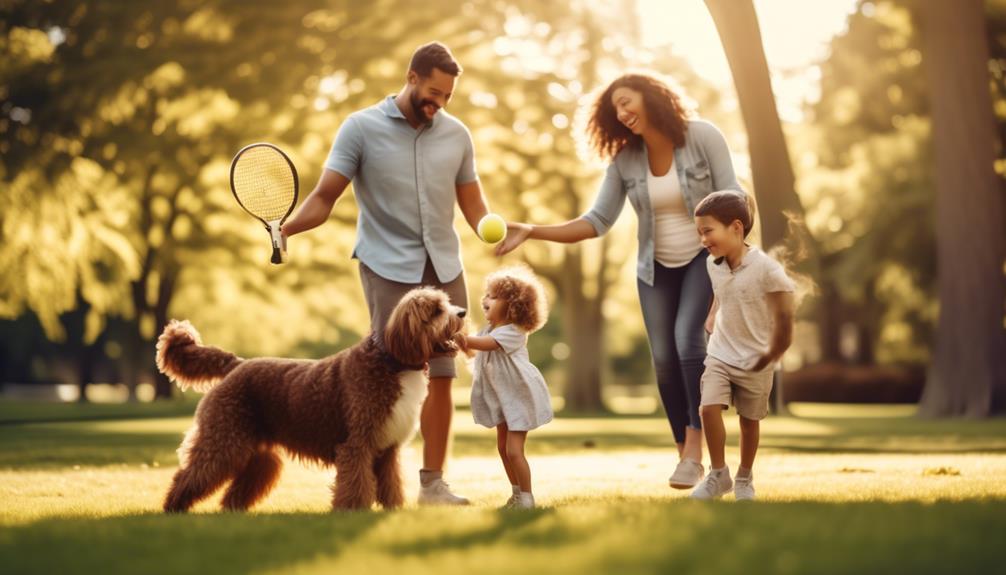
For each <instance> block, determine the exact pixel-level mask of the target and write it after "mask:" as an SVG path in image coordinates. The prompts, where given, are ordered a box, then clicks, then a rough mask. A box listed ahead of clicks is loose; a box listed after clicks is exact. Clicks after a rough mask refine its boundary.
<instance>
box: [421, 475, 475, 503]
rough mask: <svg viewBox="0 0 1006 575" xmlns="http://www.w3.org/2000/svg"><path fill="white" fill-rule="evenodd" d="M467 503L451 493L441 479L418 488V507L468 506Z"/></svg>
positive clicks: (449, 487)
mask: <svg viewBox="0 0 1006 575" xmlns="http://www.w3.org/2000/svg"><path fill="white" fill-rule="evenodd" d="M468 503H469V501H468V500H467V499H465V498H464V497H461V496H460V495H455V494H453V493H451V486H450V485H447V482H446V481H444V480H443V479H434V480H433V481H432V482H431V483H430V484H429V485H427V486H421V487H420V488H419V504H420V505H468Z"/></svg>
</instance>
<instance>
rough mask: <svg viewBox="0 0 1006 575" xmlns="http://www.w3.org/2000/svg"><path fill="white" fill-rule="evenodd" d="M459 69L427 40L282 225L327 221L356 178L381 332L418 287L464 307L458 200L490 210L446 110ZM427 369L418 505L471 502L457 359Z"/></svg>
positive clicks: (348, 128)
mask: <svg viewBox="0 0 1006 575" xmlns="http://www.w3.org/2000/svg"><path fill="white" fill-rule="evenodd" d="M460 74H461V66H459V65H458V63H457V62H456V61H455V60H454V56H453V55H452V54H451V52H450V50H449V49H448V48H447V47H446V46H444V45H443V44H440V43H438V42H431V43H429V44H425V45H423V46H420V47H419V48H418V49H417V50H416V52H415V53H414V54H413V56H412V61H411V63H410V64H409V71H408V75H407V77H406V84H405V86H404V87H403V88H402V89H401V91H400V92H399V93H398V94H397V95H395V96H388V97H387V98H385V99H384V100H383V101H381V102H379V103H378V104H376V105H374V106H371V107H370V108H367V109H365V110H360V111H358V112H355V113H353V114H351V115H350V116H349V117H348V118H347V119H346V121H345V122H344V123H343V124H342V126H341V127H340V129H339V133H338V135H337V136H336V138H335V142H334V143H333V144H332V150H331V152H330V154H329V156H328V160H327V161H326V162H325V171H324V173H323V174H322V176H321V179H320V180H319V181H318V184H317V185H316V186H315V188H314V190H313V191H312V192H311V194H310V195H309V196H308V197H307V199H306V200H305V201H304V203H303V205H301V207H300V210H299V211H298V212H297V215H296V216H294V217H293V219H291V220H290V221H289V222H287V223H286V224H285V225H284V226H283V234H284V235H285V236H292V235H294V234H297V233H300V232H303V231H306V230H309V229H311V228H314V227H316V226H319V225H321V224H322V223H324V222H325V220H326V219H328V216H329V214H330V213H331V212H332V207H333V206H334V205H335V202H336V200H338V199H339V196H340V195H342V192H343V190H345V189H346V186H347V185H348V184H349V182H350V181H353V187H354V190H355V193H356V199H357V203H358V204H359V209H360V215H359V219H358V221H357V241H356V246H355V248H354V250H353V257H355V258H357V259H358V260H359V261H360V279H361V283H362V284H363V292H364V295H365V296H366V300H367V306H368V308H369V309H370V320H371V328H372V329H373V331H374V333H381V332H382V331H383V329H384V325H385V324H386V323H387V320H388V316H389V315H390V314H391V310H392V309H393V308H394V306H395V304H396V303H398V300H399V299H401V297H402V296H403V295H405V293H406V292H408V291H409V290H410V289H412V288H415V287H419V286H421V285H426V286H434V287H438V288H440V289H442V290H444V291H445V292H447V294H448V296H449V297H450V298H451V302H452V303H453V304H454V305H457V306H461V307H465V308H466V307H467V299H468V297H467V290H466V287H465V277H464V269H463V268H462V265H461V252H460V242H459V239H458V234H457V232H456V231H455V230H454V224H453V221H454V203H455V201H456V202H457V204H458V206H459V207H460V208H461V212H462V214H464V217H465V219H466V220H467V221H468V224H469V225H470V226H471V227H472V229H473V230H474V229H476V228H477V226H478V222H479V220H480V219H481V218H482V216H484V215H485V214H486V213H487V211H488V210H487V208H486V203H485V199H484V198H483V195H482V187H481V185H480V184H479V180H478V176H477V174H476V173H475V153H474V146H473V144H472V138H471V134H470V133H469V131H468V129H467V128H466V127H465V125H464V124H462V123H461V122H460V121H459V120H458V119H456V118H454V117H453V116H451V115H449V114H447V113H446V112H442V111H441V109H442V108H444V107H446V106H447V103H448V102H450V99H451V96H452V95H453V93H454V89H455V87H456V84H457V78H458V76H459V75H460ZM429 370H430V371H429V373H430V383H429V395H428V396H427V398H426V401H425V403H424V404H423V409H422V413H421V415H420V430H421V432H422V435H423V441H424V445H423V469H420V471H419V478H420V484H421V487H420V490H419V503H420V504H448V505H466V504H468V500H467V499H465V498H464V497H460V496H457V495H455V494H453V493H451V491H450V488H449V486H448V485H447V483H445V482H444V480H443V468H444V461H445V459H446V457H447V445H448V440H449V436H450V426H451V417H452V415H453V412H454V406H453V403H452V401H451V383H452V381H453V379H454V377H456V375H457V373H456V370H455V365H454V358H453V357H435V358H433V359H431V360H430V362H429Z"/></svg>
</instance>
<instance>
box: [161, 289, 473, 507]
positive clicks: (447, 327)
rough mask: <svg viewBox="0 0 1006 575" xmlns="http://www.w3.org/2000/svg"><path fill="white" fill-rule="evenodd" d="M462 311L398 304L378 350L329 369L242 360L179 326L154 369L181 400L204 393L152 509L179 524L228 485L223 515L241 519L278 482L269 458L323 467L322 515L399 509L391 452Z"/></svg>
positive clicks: (440, 302)
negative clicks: (327, 507)
mask: <svg viewBox="0 0 1006 575" xmlns="http://www.w3.org/2000/svg"><path fill="white" fill-rule="evenodd" d="M462 317H464V310H462V309H461V308H457V307H454V306H452V305H450V302H449V300H448V298H447V295H446V294H444V293H443V292H442V291H440V290H435V289H431V288H420V289H415V290H412V291H411V292H409V293H408V294H407V295H406V296H405V297H403V298H402V300H401V302H399V304H398V305H397V306H396V307H395V310H394V311H393V312H392V314H391V317H390V318H389V320H388V325H387V329H385V331H384V337H383V341H379V340H378V339H377V338H376V337H373V336H371V337H368V338H365V339H364V340H363V341H361V342H360V343H358V344H356V345H354V346H353V347H351V348H349V349H346V350H343V351H341V352H339V353H337V354H336V355H333V356H331V357H328V358H325V359H321V360H317V361H311V360H291V359H276V358H263V359H251V360H244V359H241V358H238V357H237V356H235V355H234V354H232V353H229V352H226V351H223V350H221V349H218V348H215V347H209V346H203V345H202V344H201V342H200V337H199V334H198V333H197V332H196V330H195V329H194V328H193V327H192V325H191V324H190V323H189V322H187V321H181V322H179V321H172V322H171V323H170V324H169V325H168V326H167V327H166V328H165V329H164V333H163V334H161V336H160V338H159V339H158V343H157V367H158V369H160V370H161V372H162V373H164V374H166V375H168V376H169V377H171V378H172V379H174V380H175V381H176V382H177V383H178V385H179V386H180V387H181V388H182V389H187V388H194V389H197V390H200V391H207V392H208V393H207V395H206V396H205V397H204V398H203V399H202V401H201V402H200V403H199V407H198V408H197V409H196V415H195V422H194V423H193V425H192V427H191V429H189V431H188V433H187V434H186V436H185V439H184V440H183V441H182V445H181V447H180V448H179V450H178V453H179V461H180V467H179V469H178V472H177V473H175V477H174V480H173V481H172V484H171V489H170V490H169V491H168V494H167V497H166V498H165V501H164V510H165V511H167V512H184V511H187V510H188V509H189V508H190V507H192V505H194V504H195V503H196V502H198V501H199V500H201V499H203V498H205V497H207V496H209V495H210V494H211V493H213V492H214V491H216V490H217V489H218V488H219V487H220V486H221V485H223V484H224V483H226V482H227V481H231V484H230V487H228V489H227V492H226V494H225V495H224V498H223V507H224V508H225V509H228V510H244V509H247V508H249V507H250V506H252V505H253V504H255V503H256V502H257V501H259V500H260V499H262V498H263V497H265V496H266V494H268V493H269V491H270V490H271V489H272V487H273V486H274V485H275V483H276V480H277V479H278V478H279V474H280V470H281V468H282V460H281V459H280V457H279V454H278V450H279V449H280V448H283V449H285V450H286V451H287V452H288V453H289V454H290V455H292V456H294V457H297V458H300V459H305V460H309V461H315V462H318V463H321V464H326V465H335V468H336V480H335V484H334V486H333V497H332V506H333V508H335V509H369V508H370V507H371V506H372V505H373V503H374V501H375V500H376V501H377V502H378V503H380V504H381V505H382V506H383V507H384V508H386V509H390V508H396V507H400V506H401V505H402V503H403V501H404V494H403V492H402V482H401V472H400V469H399V462H398V452H399V447H400V446H401V445H402V444H403V443H404V442H406V441H408V440H409V439H410V438H411V437H412V435H413V434H414V433H415V431H416V428H417V425H418V421H419V412H420V409H421V406H422V402H423V400H424V399H425V397H426V391H427V379H426V375H425V373H424V371H423V367H424V364H425V362H426V361H427V360H428V359H429V357H430V355H431V354H433V353H435V352H437V353H444V352H452V351H455V350H456V348H455V344H454V338H455V336H456V335H457V334H458V333H459V332H460V331H462V330H463V327H464V321H463V320H462V319H461V318H462Z"/></svg>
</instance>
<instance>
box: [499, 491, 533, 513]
mask: <svg viewBox="0 0 1006 575" xmlns="http://www.w3.org/2000/svg"><path fill="white" fill-rule="evenodd" d="M503 507H504V508H505V509H534V495H531V494H530V493H514V494H513V495H511V496H510V499H509V500H508V501H507V502H506V505H504V506H503Z"/></svg>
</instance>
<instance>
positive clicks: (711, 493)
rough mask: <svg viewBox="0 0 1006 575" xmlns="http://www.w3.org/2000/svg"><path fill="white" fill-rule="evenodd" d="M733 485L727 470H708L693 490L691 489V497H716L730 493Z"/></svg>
mask: <svg viewBox="0 0 1006 575" xmlns="http://www.w3.org/2000/svg"><path fill="white" fill-rule="evenodd" d="M733 486H734V482H733V480H731V479H730V471H729V470H726V469H725V470H723V472H722V473H714V472H709V475H706V478H705V479H703V480H702V483H699V486H698V487H696V488H695V491H692V499H718V498H720V497H723V496H724V495H726V494H727V493H730V490H731V489H733Z"/></svg>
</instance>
